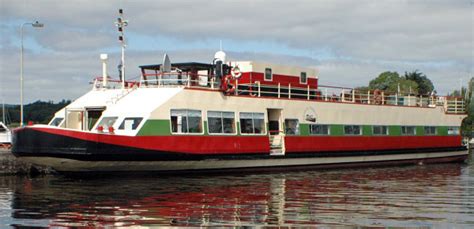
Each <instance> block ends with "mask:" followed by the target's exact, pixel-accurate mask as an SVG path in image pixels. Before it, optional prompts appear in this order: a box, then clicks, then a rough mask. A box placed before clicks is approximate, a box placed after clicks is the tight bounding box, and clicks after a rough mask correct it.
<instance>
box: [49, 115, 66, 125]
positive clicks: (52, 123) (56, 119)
mask: <svg viewBox="0 0 474 229" xmlns="http://www.w3.org/2000/svg"><path fill="white" fill-rule="evenodd" d="M63 120H64V118H59V117H56V118H54V119H53V120H52V121H51V122H50V123H49V125H50V126H59V125H61V123H62V122H63Z"/></svg>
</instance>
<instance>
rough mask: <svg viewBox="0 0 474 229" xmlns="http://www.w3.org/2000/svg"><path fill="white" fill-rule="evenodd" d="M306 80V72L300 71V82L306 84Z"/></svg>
mask: <svg viewBox="0 0 474 229" xmlns="http://www.w3.org/2000/svg"><path fill="white" fill-rule="evenodd" d="M307 82H308V78H307V77H306V72H301V75H300V83H302V84H306V83H307Z"/></svg>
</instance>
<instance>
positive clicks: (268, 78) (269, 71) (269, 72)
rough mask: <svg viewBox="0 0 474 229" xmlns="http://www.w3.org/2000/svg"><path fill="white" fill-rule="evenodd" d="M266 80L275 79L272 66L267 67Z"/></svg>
mask: <svg viewBox="0 0 474 229" xmlns="http://www.w3.org/2000/svg"><path fill="white" fill-rule="evenodd" d="M265 80H267V81H272V80H273V74H272V69H271V68H265Z"/></svg>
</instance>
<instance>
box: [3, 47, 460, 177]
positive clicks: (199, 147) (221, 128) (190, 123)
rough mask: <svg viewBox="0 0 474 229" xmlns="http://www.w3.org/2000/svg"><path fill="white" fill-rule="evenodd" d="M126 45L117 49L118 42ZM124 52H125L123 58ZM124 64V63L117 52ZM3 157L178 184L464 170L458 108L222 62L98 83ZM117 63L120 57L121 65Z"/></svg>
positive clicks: (285, 68)
mask: <svg viewBox="0 0 474 229" xmlns="http://www.w3.org/2000/svg"><path fill="white" fill-rule="evenodd" d="M121 39H122V40H123V38H121ZM122 51H123V50H122ZM122 54H123V52H122ZM101 59H102V63H103V68H102V70H103V71H102V73H103V74H102V76H99V77H96V78H94V81H93V83H92V85H93V86H92V89H91V90H90V91H89V92H87V93H86V94H85V95H83V96H81V97H80V98H78V99H76V100H75V101H73V102H72V103H71V104H69V105H67V106H66V107H64V108H63V109H61V110H60V111H58V112H57V113H56V114H55V115H54V117H53V118H52V120H51V122H50V123H49V124H48V125H31V126H25V127H21V128H18V129H15V130H14V132H13V148H12V153H13V154H14V155H15V156H16V157H19V158H21V159H23V160H26V161H28V162H31V163H33V164H38V165H44V166H49V167H52V168H53V169H55V170H56V171H58V172H129V171H141V172H176V171H216V170H218V171H220V170H258V169H264V170H267V169H283V170H291V169H293V168H305V167H324V168H327V167H330V168H332V167H347V166H381V165H402V164H425V163H438V162H463V161H465V160H466V159H467V157H468V151H467V149H466V146H464V145H463V144H462V137H461V134H460V125H461V122H462V120H463V119H464V118H466V108H465V104H464V101H463V99H462V98H458V97H448V96H437V95H434V94H430V95H414V94H411V93H392V94H390V93H387V92H383V91H380V90H374V91H367V92H360V91H357V90H356V89H353V88H344V87H334V86H325V85H320V84H319V72H318V71H317V69H315V68H307V67H298V66H290V65H285V64H283V65H282V64H272V63H265V62H257V61H228V60H227V56H226V54H225V52H223V51H222V50H221V51H218V52H217V53H216V54H215V55H214V58H210V59H209V62H208V63H202V62H180V63H172V62H171V61H170V57H169V56H168V55H166V54H165V56H164V57H163V61H162V62H161V63H155V64H151V65H141V66H139V67H140V70H141V76H140V79H139V80H137V81H127V80H126V79H125V77H124V71H123V68H122V71H121V73H120V77H119V79H118V80H117V79H112V78H111V76H109V74H108V72H107V55H101ZM123 60H124V57H123V56H122V63H124V62H123Z"/></svg>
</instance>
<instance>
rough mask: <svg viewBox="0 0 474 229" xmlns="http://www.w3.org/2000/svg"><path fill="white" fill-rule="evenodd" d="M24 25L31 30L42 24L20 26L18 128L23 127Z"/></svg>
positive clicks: (27, 23)
mask: <svg viewBox="0 0 474 229" xmlns="http://www.w3.org/2000/svg"><path fill="white" fill-rule="evenodd" d="M25 25H31V26H33V28H42V27H44V24H42V23H39V22H38V21H36V22H33V23H32V22H25V23H23V24H21V26H20V37H21V38H20V39H21V46H20V126H23V27H24V26H25Z"/></svg>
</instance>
